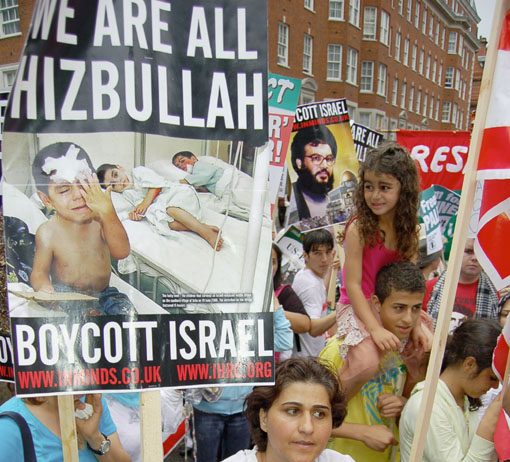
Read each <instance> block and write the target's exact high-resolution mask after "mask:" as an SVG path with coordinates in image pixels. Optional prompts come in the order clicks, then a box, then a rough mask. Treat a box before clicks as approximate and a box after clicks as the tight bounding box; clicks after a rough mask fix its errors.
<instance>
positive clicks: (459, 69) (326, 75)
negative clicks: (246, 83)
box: [268, 0, 480, 137]
mask: <svg viewBox="0 0 510 462" xmlns="http://www.w3.org/2000/svg"><path fill="white" fill-rule="evenodd" d="M479 22H480V18H479V17H478V15H477V12H476V8H475V5H474V0H269V32H268V33H269V35H268V40H269V69H270V71H271V72H274V73H277V74H282V75H287V76H290V77H295V78H300V79H301V80H302V86H303V90H302V94H301V102H302V103H304V102H309V101H320V100H325V99H337V98H346V99H347V102H348V106H349V113H350V116H351V118H353V119H354V120H355V121H356V122H359V123H362V124H364V125H367V126H370V127H371V128H374V129H377V130H381V131H383V132H387V133H390V134H391V133H393V131H394V130H396V129H398V128H407V129H429V130H432V129H437V130H448V129H458V130H466V129H468V128H469V127H470V99H471V91H472V80H473V69H474V63H475V53H476V51H477V49H478V46H479V44H478V40H477V24H478V23H479ZM389 137H391V135H390V136H389Z"/></svg>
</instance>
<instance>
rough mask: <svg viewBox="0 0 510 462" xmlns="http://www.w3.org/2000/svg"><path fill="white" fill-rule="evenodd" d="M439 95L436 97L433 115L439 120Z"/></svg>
mask: <svg viewBox="0 0 510 462" xmlns="http://www.w3.org/2000/svg"><path fill="white" fill-rule="evenodd" d="M439 104H440V103H439V96H438V97H437V100H436V114H435V116H434V119H436V120H437V121H439Z"/></svg>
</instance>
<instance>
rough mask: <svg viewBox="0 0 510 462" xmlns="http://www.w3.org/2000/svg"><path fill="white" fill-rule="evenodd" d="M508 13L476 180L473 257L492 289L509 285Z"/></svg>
mask: <svg viewBox="0 0 510 462" xmlns="http://www.w3.org/2000/svg"><path fill="white" fill-rule="evenodd" d="M509 81H510V9H509V10H507V11H506V14H505V15H504V17H503V24H502V28H501V35H500V38H499V45H498V50H497V58H496V65H495V71H494V75H493V84H492V93H491V96H490V100H489V107H488V111H487V117H486V122H485V129H484V131H483V138H482V144H481V148H480V156H479V160H478V173H477V179H478V180H483V196H482V202H481V207H480V214H479V217H480V218H479V222H478V234H477V238H476V242H475V252H476V256H477V258H478V260H479V262H480V264H481V265H482V268H483V269H484V271H485V272H486V273H487V275H488V276H489V277H490V279H491V280H492V282H493V283H494V285H495V286H496V288H497V289H498V290H499V289H502V288H503V287H506V286H508V285H510V258H509V254H508V252H507V251H505V248H508V247H507V244H506V243H507V242H508V238H509V236H510V85H509V83H508V82H509Z"/></svg>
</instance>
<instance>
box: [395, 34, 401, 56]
mask: <svg viewBox="0 0 510 462" xmlns="http://www.w3.org/2000/svg"><path fill="white" fill-rule="evenodd" d="M401 40H402V35H401V34H400V32H397V33H396V34H395V59H396V60H397V61H400V42H401Z"/></svg>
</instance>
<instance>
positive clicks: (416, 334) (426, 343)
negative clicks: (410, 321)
mask: <svg viewBox="0 0 510 462" xmlns="http://www.w3.org/2000/svg"><path fill="white" fill-rule="evenodd" d="M411 340H412V341H413V343H414V344H415V345H416V346H417V347H418V348H420V349H421V350H422V351H430V349H431V348H432V340H433V337H432V333H431V332H430V331H429V330H428V329H424V328H423V327H422V326H421V324H418V325H417V326H416V327H414V329H413V330H412V331H411Z"/></svg>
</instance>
